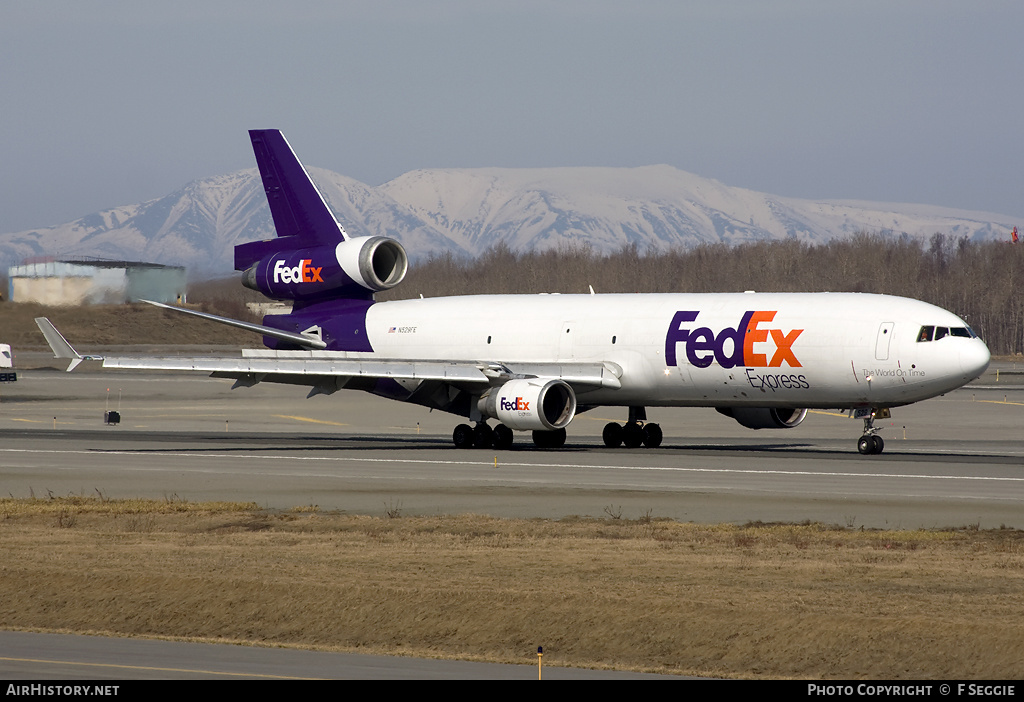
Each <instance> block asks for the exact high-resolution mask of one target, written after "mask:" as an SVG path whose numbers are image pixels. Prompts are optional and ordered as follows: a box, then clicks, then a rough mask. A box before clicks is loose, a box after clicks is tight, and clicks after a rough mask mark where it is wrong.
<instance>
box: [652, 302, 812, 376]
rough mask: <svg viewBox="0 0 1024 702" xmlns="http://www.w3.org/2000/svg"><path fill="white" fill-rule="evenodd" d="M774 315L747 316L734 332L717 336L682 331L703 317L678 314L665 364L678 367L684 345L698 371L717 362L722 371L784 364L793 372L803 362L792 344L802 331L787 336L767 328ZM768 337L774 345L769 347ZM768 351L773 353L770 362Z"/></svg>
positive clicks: (725, 331) (667, 339) (707, 330)
mask: <svg viewBox="0 0 1024 702" xmlns="http://www.w3.org/2000/svg"><path fill="white" fill-rule="evenodd" d="M775 313H776V312H775V310H770V311H763V310H758V311H750V312H745V313H744V314H743V318H742V319H740V323H739V324H737V325H736V327H735V328H732V327H726V328H725V329H722V330H720V331H719V332H717V333H715V332H714V331H712V330H711V328H710V327H697V328H696V329H689V328H687V329H683V328H682V327H683V325H684V324H686V323H687V322H693V321H695V320H696V319H697V316H698V315H699V314H700V313H699V312H690V311H680V312H676V313H675V315H674V316H673V317H672V323H671V324H669V325H668V334H666V335H665V363H666V364H667V365H670V366H678V365H679V363H678V362H677V355H676V351H677V346H678V344H684V345H685V346H684V348H685V349H686V360H688V361H689V362H690V363H691V364H693V365H694V366H697V367H698V368H707V367H708V366H710V365H711V363H712V362H714V361H717V362H718V365H720V366H721V367H722V368H735V367H736V366H751V367H758V366H761V367H768V368H778V367H780V366H782V364H783V363H785V364H787V365H788V366H790V367H791V368H800V367H801V366H800V361H799V360H797V357H796V355H795V354H794V353H793V342H794V341H796V339H797V337H798V336H800V334H801V333H802V332H803V329H790V330H789V331H788V332H785V331H783V330H782V329H773V328H771V327H769V326H767V325H768V323H769V322H771V321H772V320H774V319H775ZM762 325H764V326H762ZM769 336H771V344H768V337H769ZM772 345H774V347H775V348H774V351H772ZM768 351H772V355H771V358H770V359H769V357H768V353H767V352H768Z"/></svg>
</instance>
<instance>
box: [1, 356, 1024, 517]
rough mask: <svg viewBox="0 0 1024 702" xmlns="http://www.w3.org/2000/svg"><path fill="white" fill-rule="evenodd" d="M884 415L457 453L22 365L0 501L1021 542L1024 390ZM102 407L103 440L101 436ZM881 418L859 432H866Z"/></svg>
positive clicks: (398, 424)
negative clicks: (952, 534) (797, 526)
mask: <svg viewBox="0 0 1024 702" xmlns="http://www.w3.org/2000/svg"><path fill="white" fill-rule="evenodd" d="M1003 366H1005V367H1002V368H1001V369H1002V373H1001V377H1000V378H999V380H998V381H996V379H995V371H996V370H999V369H1000V366H998V365H994V367H993V369H991V370H990V371H989V373H988V374H986V376H985V377H983V378H982V379H981V380H980V381H978V382H977V383H975V384H973V385H971V386H968V387H966V388H963V389H961V390H958V391H956V392H953V393H950V394H948V395H946V396H943V397H940V398H935V399H933V400H928V401H926V402H923V403H919V404H916V405H912V406H909V407H904V408H897V409H895V410H893V418H892V419H891V420H886V421H885V422H884V429H883V431H882V436H883V437H884V438H885V441H886V447H885V453H883V454H882V455H881V456H861V455H860V454H858V453H857V452H856V446H855V443H856V439H857V437H858V436H859V435H860V433H861V431H860V430H861V422H860V421H859V420H853V419H849V418H847V417H846V416H845V415H841V414H839V413H832V412H811V413H809V415H808V417H807V419H806V421H805V422H804V423H803V424H802V425H800V426H799V427H797V428H795V429H791V430H760V431H756V432H755V431H751V430H748V429H744V428H743V427H741V426H739V425H738V424H736V423H735V422H733V421H732V420H730V419H728V418H725V417H722V416H720V415H718V414H717V413H716V412H714V411H713V410H709V409H660V408H651V409H650V410H649V417H650V419H651V421H657V422H658V423H660V424H661V426H662V429H663V430H664V433H665V440H664V444H663V446H662V447H661V448H659V449H653V450H652V449H643V448H641V449H632V450H630V449H625V448H621V449H614V450H612V449H607V448H605V447H604V446H603V445H602V443H601V438H600V435H601V431H602V429H603V427H604V424H605V423H607V422H608V421H619V422H621V421H623V420H624V419H625V410H624V409H615V408H602V409H599V410H595V411H593V412H589V413H586V414H583V415H580V416H578V417H577V418H576V419H575V420H574V421H573V423H572V425H571V426H570V431H569V438H568V442H567V445H566V447H565V448H563V449H558V450H537V449H535V448H533V445H532V442H530V441H529V438H528V435H527V434H517V437H516V439H517V442H516V445H515V447H514V448H513V449H512V450H510V451H493V450H458V449H455V448H454V446H452V444H451V431H452V429H453V427H454V426H455V424H456V423H457V422H458V420H457V418H455V417H452V416H450V415H445V414H443V413H439V412H429V411H427V410H426V409H423V408H421V407H416V406H411V405H404V404H401V403H397V402H391V401H387V400H383V399H380V398H376V397H373V396H370V395H367V394H365V393H360V392H353V391H341V392H338V393H335V394H334V395H331V396H317V397H314V398H311V399H306V398H305V395H306V390H305V389H304V388H299V387H290V386H281V385H269V384H266V385H257V386H255V387H252V388H240V389H237V390H231V389H230V388H231V381H225V380H216V379H211V378H207V377H204V376H194V375H188V374H172V373H165V374H161V373H143V374H140V373H123V372H102V373H77V372H76V373H72V374H65V373H62V372H58V371H48V370H27V371H20V372H19V380H18V382H16V383H12V384H7V385H4V386H0V491H2V494H7V495H13V496H15V497H28V496H30V495H35V496H37V497H42V496H47V495H50V494H52V495H66V494H96V492H97V491H99V492H100V493H102V494H104V495H106V496H111V497H134V496H141V497H154V498H172V497H176V498H180V499H187V500H190V501H201V500H237V501H253V502H256V503H257V504H259V505H261V506H265V507H269V508H278V509H289V508H292V507H298V506H308V505H317V506H318V507H319V508H320V509H323V510H337V511H340V512H347V513H360V514H383V513H385V512H386V511H389V510H398V511H400V513H402V514H405V515H413V514H452V513H465V512H473V513H483V514H492V515H495V516H507V517H547V518H560V517H564V516H567V515H589V516H597V517H602V516H608V515H609V514H617V515H620V516H622V517H623V518H637V517H641V516H644V515H651V516H655V517H669V518H673V519H679V520H684V521H699V522H741V523H742V522H748V521H765V522H771V521H785V522H799V521H803V520H812V521H823V522H827V523H835V524H840V525H846V526H866V527H889V528H916V527H945V526H973V525H977V526H979V527H981V528H989V527H997V526H1000V525H1005V526H1009V527H1015V528H1024V509H1022V508H1024V385H1022V384H1021V383H1020V380H1021V376H1020V375H1019V374H1017V375H1015V374H1014V372H1013V371H1014V370H1015V368H1014V369H1011V368H1010V367H1009V364H1003ZM107 410H118V411H119V412H120V415H121V422H120V424H119V425H117V426H107V425H104V423H103V417H104V412H105V411H107ZM880 423H882V422H876V425H877V424H880Z"/></svg>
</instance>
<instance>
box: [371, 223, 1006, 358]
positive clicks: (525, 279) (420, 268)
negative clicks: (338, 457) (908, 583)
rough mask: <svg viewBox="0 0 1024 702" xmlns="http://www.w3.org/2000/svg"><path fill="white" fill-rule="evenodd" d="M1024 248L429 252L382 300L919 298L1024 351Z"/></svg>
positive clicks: (961, 243) (861, 237)
mask: <svg viewBox="0 0 1024 702" xmlns="http://www.w3.org/2000/svg"><path fill="white" fill-rule="evenodd" d="M1021 280H1024V247H1020V246H1014V245H1010V244H1008V243H1003V242H983V243H978V242H971V241H968V240H967V239H966V238H963V239H957V238H954V237H948V236H945V235H943V234H935V235H933V236H932V237H931V239H930V240H929V241H928V242H927V243H925V244H922V243H921V242H920V241H919V240H916V239H911V238H910V237H908V236H903V237H897V238H893V237H891V236H882V235H879V234H868V233H860V234H857V235H855V236H853V237H851V238H849V239H844V240H841V241H840V240H837V241H832V242H830V243H827V244H818V245H813V244H808V243H805V242H801V241H796V240H790V241H782V242H774V241H773V242H767V241H766V242H754V243H748V244H743V245H742V246H727V245H725V244H708V245H703V246H699V247H697V248H695V249H691V250H688V251H671V252H667V253H666V252H650V253H647V252H643V251H641V250H640V249H639V248H638V247H637V246H635V245H633V246H628V247H625V248H623V249H621V250H619V251H617V252H615V253H612V254H607V255H606V254H600V253H595V252H593V251H592V250H590V249H589V248H587V247H585V246H571V247H565V248H562V249H558V250H554V251H531V252H516V251H513V250H511V249H510V248H508V247H507V246H505V245H502V244H499V245H497V246H495V247H493V248H491V249H490V250H488V251H487V252H485V253H484V254H483V255H481V256H480V257H479V258H476V259H469V258H464V257H458V256H454V255H452V254H450V253H442V254H434V255H431V256H430V257H429V258H427V259H425V260H422V261H419V262H418V263H416V264H415V265H413V266H411V267H410V271H409V275H408V277H407V278H406V280H405V282H403V283H402V284H401V285H400V286H398V287H397V288H395V289H394V290H391V291H388V292H387V293H383V294H378V296H377V298H378V299H381V300H383V299H391V300H395V299H403V298H409V297H416V296H419V295H420V294H422V295H424V296H425V297H438V296H445V295H466V294H492V293H494V294H497V293H537V292H559V293H585V292H588V291H589V288H588V286H593V287H594V290H596V291H597V292H598V293H611V292H737V291H743V290H757V291H759V292H815V291H825V290H828V291H834V292H870V293H885V294H889V295H900V296H903V297H912V298H916V299H919V300H924V301H926V302H930V303H932V304H935V305H938V306H939V307H943V308H945V309H948V310H950V311H952V312H953V313H955V314H957V315H958V316H960V317H962V318H963V319H964V320H966V321H967V323H968V324H970V325H971V327H972V328H974V330H975V331H976V332H978V334H979V335H981V337H982V338H984V339H985V341H986V342H987V343H988V345H989V348H990V349H991V350H992V352H993V353H995V354H1000V355H1008V354H1019V353H1022V352H1024V339H1022V337H1024V296H1022V295H1021V294H1018V291H1017V283H1018V282H1019V281H1021Z"/></svg>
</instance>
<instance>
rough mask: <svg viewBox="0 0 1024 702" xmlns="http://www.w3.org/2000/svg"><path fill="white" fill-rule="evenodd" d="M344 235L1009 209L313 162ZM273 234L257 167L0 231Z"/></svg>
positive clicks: (532, 234)
mask: <svg viewBox="0 0 1024 702" xmlns="http://www.w3.org/2000/svg"><path fill="white" fill-rule="evenodd" d="M309 172H310V175H311V176H312V177H313V179H314V180H315V181H316V182H317V184H318V186H319V187H320V189H321V191H322V192H323V194H324V197H325V199H326V200H327V201H328V203H329V204H330V205H331V208H332V209H333V210H334V212H335V214H336V215H337V217H338V219H339V221H341V222H342V224H343V225H344V227H345V229H346V231H347V232H349V233H350V234H353V235H372V234H380V235H384V236H392V237H394V238H396V239H398V240H399V241H401V242H402V244H403V245H404V246H405V247H406V250H407V251H408V252H409V254H410V256H412V257H413V258H414V259H415V258H417V257H419V256H423V255H426V254H428V253H430V252H442V251H453V252H456V253H459V254H468V255H476V254H479V253H481V252H482V251H484V250H486V249H487V248H488V247H490V246H492V245H494V244H497V243H499V242H504V243H505V244H507V245H508V246H509V247H511V248H513V249H518V250H529V249H549V248H556V247H559V246H564V245H567V244H585V245H588V246H590V247H591V248H592V249H593V250H595V251H598V252H609V251H614V250H617V249H619V248H621V247H622V246H625V245H629V244H634V243H635V244H637V245H638V246H639V247H640V249H641V250H646V249H648V248H650V249H669V248H690V247H693V246H695V245H698V244H701V243H718V242H724V243H727V244H739V243H742V242H745V241H753V240H766V239H788V238H796V239H800V240H804V241H809V242H825V241H828V240H830V239H833V238H836V237H842V236H847V235H850V234H853V233H854V232H858V231H870V232H882V233H892V234H894V235H899V234H903V233H906V234H908V235H910V236H912V237H916V238H922V239H926V238H928V237H930V236H931V235H932V234H934V233H936V232H941V233H943V234H946V235H947V236H953V237H957V238H959V237H967V238H969V239H971V240H986V239H1002V238H1005V237H1007V236H1008V232H1009V230H1010V228H1011V227H1012V226H1013V221H1012V218H1011V217H1008V216H1003V215H997V214H990V213H983V212H973V211H968V210H954V209H949V208H943V207H935V206H928V205H908V204H886V203H875V202H853V201H841V200H829V201H811V200H800V199H796V198H787V197H778V196H774V195H767V194H764V193H759V192H754V191H752V190H745V189H742V188H733V187H729V186H726V185H723V184H722V183H719V182H718V181H716V180H712V179H709V178H702V177H700V176H696V175H693V174H692V173H687V172H685V171H680V170H678V169H676V168H672V167H671V166H646V167H642V168H544V169H504V168H477V169H445V170H418V171H411V172H409V173H406V174H404V175H402V176H399V177H398V178H396V179H394V180H392V181H390V182H388V183H385V184H383V185H380V186H377V187H373V186H368V185H365V184H363V183H360V182H359V181H356V180H353V179H351V178H347V177H345V176H342V175H338V174H337V173H333V172H331V171H327V170H322V169H318V168H310V169H309ZM273 234H274V229H273V224H272V222H271V218H270V210H269V208H268V207H267V203H266V198H265V197H264V194H263V188H262V185H261V183H260V180H259V176H258V173H257V171H256V169H249V170H244V171H238V172H236V173H231V174H228V175H223V176H216V177H213V178H206V179H204V180H198V181H195V182H193V183H190V184H188V185H186V186H185V187H184V188H182V189H180V190H178V191H177V192H174V193H171V194H170V195H167V196H166V197H163V198H160V199H158V200H152V201H150V202H144V203H141V204H138V205H126V206H124V207H117V208H114V209H111V210H105V211H103V212H98V213H96V214H94V215H90V216H88V217H83V218H82V219H78V220H75V221H73V222H68V223H67V224H62V225H58V226H55V227H48V228H45V229H33V230H28V231H23V232H17V233H14V234H0V263H2V264H3V265H5V266H6V265H12V264H15V263H19V262H20V261H21V260H23V259H25V258H27V257H33V256H56V257H71V256H95V257H101V258H110V259H126V260H141V261H152V262H157V263H167V264H178V265H185V266H188V267H189V268H190V270H192V271H193V272H195V273H203V274H210V273H222V272H227V271H229V270H231V267H232V261H233V253H232V247H234V246H235V245H236V244H239V243H242V242H245V241H252V240H255V239H266V238H269V237H272V236H273Z"/></svg>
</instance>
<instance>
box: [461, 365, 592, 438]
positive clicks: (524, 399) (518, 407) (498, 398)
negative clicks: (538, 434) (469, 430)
mask: <svg viewBox="0 0 1024 702" xmlns="http://www.w3.org/2000/svg"><path fill="white" fill-rule="evenodd" d="M479 409H480V412H481V414H483V415H484V416H487V417H493V418H494V419H497V420H498V421H499V422H501V423H502V424H504V425H505V426H507V427H509V428H510V429H517V430H519V431H528V430H534V431H553V430H555V429H564V428H565V427H566V426H568V424H569V422H571V421H572V418H573V417H574V416H576V394H575V393H574V392H573V391H572V388H571V387H570V386H569V384H568V383H566V382H565V381H564V380H559V379H550V378H520V379H516V380H510V381H508V382H507V383H505V384H504V385H502V386H500V387H497V388H495V389H493V390H491V392H490V393H488V394H487V395H484V396H483V397H481V398H480V403H479Z"/></svg>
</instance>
